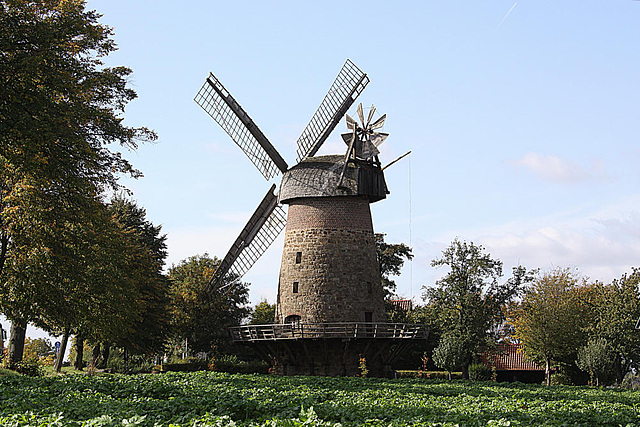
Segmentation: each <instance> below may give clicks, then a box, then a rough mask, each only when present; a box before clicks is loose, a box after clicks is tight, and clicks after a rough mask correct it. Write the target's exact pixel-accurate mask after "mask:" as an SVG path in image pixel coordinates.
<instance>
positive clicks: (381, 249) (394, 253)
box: [375, 233, 413, 298]
mask: <svg viewBox="0 0 640 427" xmlns="http://www.w3.org/2000/svg"><path fill="white" fill-rule="evenodd" d="M375 239H376V253H377V255H378V263H379V264H380V278H381V280H382V289H384V290H385V294H386V297H387V298H390V297H391V296H393V295H394V294H395V292H396V282H395V281H393V280H391V279H390V278H389V276H392V275H393V276H398V275H400V271H401V270H402V266H403V265H404V263H405V261H410V260H412V259H413V253H412V252H411V248H410V247H409V246H407V245H405V244H404V243H395V244H394V243H386V242H385V241H384V234H381V233H376V235H375Z"/></svg>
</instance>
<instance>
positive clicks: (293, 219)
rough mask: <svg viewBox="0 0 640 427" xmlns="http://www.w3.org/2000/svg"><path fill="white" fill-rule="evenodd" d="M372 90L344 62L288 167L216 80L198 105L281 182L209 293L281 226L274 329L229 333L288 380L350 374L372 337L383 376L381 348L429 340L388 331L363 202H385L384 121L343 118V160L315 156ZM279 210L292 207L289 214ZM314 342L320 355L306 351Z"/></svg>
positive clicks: (404, 329)
mask: <svg viewBox="0 0 640 427" xmlns="http://www.w3.org/2000/svg"><path fill="white" fill-rule="evenodd" d="M368 83H369V78H368V77H367V75H366V74H365V73H363V72H362V71H361V70H360V69H359V68H358V67H356V66H355V64H353V63H352V62H351V61H350V60H347V61H346V63H345V64H344V66H343V67H342V69H341V70H340V72H339V74H338V76H337V77H336V79H335V81H334V82H333V84H332V86H331V88H330V89H329V92H328V93H327V95H326V96H325V97H324V99H323V101H322V103H321V104H320V107H319V108H318V110H317V111H316V112H315V114H314V115H313V117H312V118H311V121H310V122H309V124H308V125H307V127H306V128H305V129H304V130H303V132H302V134H301V136H300V138H299V139H298V143H297V144H298V149H297V155H298V158H297V163H296V165H295V166H293V167H291V168H289V166H288V165H287V163H286V162H285V161H284V159H283V158H282V157H281V156H280V154H279V153H278V152H277V151H276V149H275V148H274V147H273V145H271V143H270V142H269V140H268V139H267V138H266V137H265V136H264V134H263V133H262V132H261V131H260V130H259V129H258V127H257V126H256V125H255V124H254V123H253V121H252V120H251V119H250V118H249V116H248V115H247V113H246V112H245V111H244V110H243V109H242V107H240V105H239V104H238V103H237V102H236V101H235V99H234V98H233V97H232V96H231V94H230V93H229V92H228V91H227V90H226V89H225V88H224V86H222V84H221V83H220V82H219V81H218V80H217V79H216V77H215V76H214V75H213V74H210V75H209V77H208V78H207V80H206V81H205V83H204V85H203V86H202V88H201V89H200V91H199V92H198V94H197V95H196V97H195V101H196V102H197V103H198V104H199V105H200V106H201V107H202V108H203V109H204V110H205V111H206V112H207V113H208V114H209V115H210V116H211V117H212V118H213V119H214V120H215V121H216V122H218V124H219V125H220V126H221V127H222V128H223V129H224V130H225V131H226V132H227V134H228V135H229V136H230V137H231V138H232V139H233V141H234V142H235V143H236V144H237V145H238V146H239V147H240V148H241V149H242V150H243V151H244V152H245V154H246V155H247V156H248V157H249V159H250V160H251V161H252V163H253V164H254V165H255V166H256V167H257V168H258V170H260V172H261V173H262V174H263V176H264V177H265V178H266V179H267V180H269V179H271V178H272V177H274V176H275V175H277V174H279V173H282V174H283V177H282V182H281V185H280V191H279V193H278V194H276V193H275V189H276V186H275V184H274V185H272V186H271V188H270V189H269V190H268V191H267V194H266V195H265V197H264V198H263V200H262V201H261V202H260V204H259V205H258V208H257V209H256V211H255V212H254V213H253V215H252V216H251V218H250V219H249V221H248V223H247V225H246V226H245V227H244V229H243V230H242V231H241V233H240V235H239V236H238V238H237V239H236V241H235V242H234V243H233V245H232V247H231V249H230V250H229V252H228V253H227V255H226V256H225V257H224V259H223V260H222V262H221V264H220V267H219V268H218V270H217V271H216V272H215V274H214V277H213V278H212V279H211V281H210V282H209V286H210V290H211V291H212V292H217V291H220V292H223V291H224V286H222V285H221V284H222V283H229V282H230V280H228V279H229V278H230V277H231V278H236V279H237V278H240V277H242V276H243V275H244V274H245V273H246V272H247V271H248V270H249V269H250V268H251V266H252V265H253V264H254V263H255V261H256V260H257V259H258V258H259V257H260V256H261V255H262V254H263V253H264V252H265V251H266V249H267V248H268V247H269V246H270V245H271V243H272V242H273V241H274V240H275V239H276V237H277V236H278V235H279V233H280V232H281V231H282V230H283V229H284V228H285V225H286V233H285V244H284V250H283V254H282V264H281V270H280V278H279V284H278V301H277V305H276V318H275V319H274V324H271V325H260V326H259V327H255V326H251V327H249V326H247V327H241V328H237V329H235V330H232V337H233V338H234V340H236V341H242V342H247V343H249V344H253V345H254V347H255V348H256V350H257V351H258V352H260V353H261V354H262V355H263V356H264V357H265V358H266V359H268V360H271V361H273V360H276V363H278V364H279V365H280V367H281V368H282V369H283V372H284V373H291V374H316V373H317V374H329V375H332V374H338V375H339V374H350V373H352V372H353V370H354V369H355V368H356V367H357V363H358V360H359V357H360V356H362V355H363V352H364V354H365V356H366V354H367V352H366V351H364V347H362V345H365V347H366V348H369V347H371V344H372V342H371V339H377V340H378V346H374V347H377V348H376V351H377V353H376V354H377V355H378V356H379V357H377V359H379V363H377V365H380V366H379V369H377V370H378V371H380V373H382V369H383V365H388V364H389V363H390V362H391V361H392V360H391V359H392V358H389V357H386V358H385V356H384V355H383V354H382V352H381V351H380V345H381V344H384V345H383V346H382V347H383V348H385V347H386V348H387V349H388V350H392V354H395V355H396V356H397V354H398V351H399V348H401V347H403V346H402V345H397V344H400V343H401V342H403V341H402V340H404V341H405V342H406V340H407V338H410V339H413V338H416V337H418V338H423V337H426V333H427V331H426V329H425V328H422V329H420V328H418V329H416V327H415V326H413V325H411V326H409V325H389V324H386V323H384V322H385V316H384V301H383V290H382V288H381V281H380V271H379V264H378V260H377V256H376V247H375V240H374V232H373V224H372V220H371V212H370V209H369V204H370V203H373V202H376V201H379V200H382V199H384V198H385V197H386V195H387V194H388V191H387V186H386V183H385V180H384V174H383V172H382V168H381V165H380V162H379V160H378V153H379V152H378V149H377V146H379V145H380V144H381V143H382V142H383V141H384V139H385V138H386V137H387V136H388V135H387V134H384V133H379V132H377V130H378V129H380V128H381V127H382V126H383V124H384V120H385V116H382V117H380V118H379V119H377V120H375V121H373V117H374V114H375V108H374V107H372V108H371V110H370V111H369V114H368V117H367V119H366V120H365V117H364V113H363V110H362V105H361V104H360V105H359V106H358V109H357V112H358V117H359V119H360V123H358V122H356V121H355V120H353V119H352V118H351V117H350V116H348V115H347V116H346V118H347V127H348V129H349V132H348V133H345V134H343V135H342V137H343V140H344V141H345V143H346V144H347V151H346V154H344V155H333V156H317V157H314V155H315V154H316V153H317V151H318V150H319V148H320V147H321V146H322V144H323V143H324V141H325V140H326V139H327V138H328V137H329V135H330V134H331V132H332V131H333V130H334V129H335V127H336V125H337V124H338V123H339V121H340V120H341V118H342V117H343V116H344V115H345V114H346V113H347V111H348V109H349V107H351V105H352V104H353V103H354V101H355V99H356V98H357V97H358V96H359V95H360V93H361V92H362V91H363V90H364V88H365V86H366V85H367V84H368ZM281 204H286V205H289V209H288V215H285V212H284V209H283V207H282V206H281ZM225 278H226V279H227V280H223V279H225ZM232 283H233V282H232V281H231V284H227V285H226V286H233V284H232ZM345 339H347V342H350V341H352V340H353V341H354V342H355V344H357V345H352V346H349V347H350V348H351V350H349V351H347V349H343V348H342V347H343V346H344V345H343V344H339V345H338V344H337V343H339V342H345V341H344V340H345ZM318 340H321V341H322V342H323V346H322V349H320V348H312V347H315V346H316V345H317V344H318V343H317V341H318ZM327 340H328V341H327ZM399 340H400V341H399ZM328 343H331V344H328ZM360 347H362V348H360ZM354 352H355V353H354ZM318 354H322V357H320V359H322V360H320V359H318V356H317V355H318ZM338 354H340V355H341V356H340V357H339V359H341V360H342V361H341V362H339V363H337V364H336V362H335V361H336V357H337V355H338ZM313 355H316V356H313ZM347 359H348V360H347ZM374 359H376V358H374ZM371 363H373V364H376V363H375V360H373V361H372V362H371ZM370 370H371V369H370ZM375 371H376V369H374V373H375Z"/></svg>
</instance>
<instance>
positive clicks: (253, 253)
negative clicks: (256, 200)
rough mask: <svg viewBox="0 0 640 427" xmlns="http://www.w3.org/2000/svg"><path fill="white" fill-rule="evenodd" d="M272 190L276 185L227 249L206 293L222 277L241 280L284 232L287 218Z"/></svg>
mask: <svg viewBox="0 0 640 427" xmlns="http://www.w3.org/2000/svg"><path fill="white" fill-rule="evenodd" d="M275 189H276V185H275V184H273V185H272V186H271V188H270V189H269V191H267V194H266V195H265V197H264V198H263V199H262V201H261V202H260V204H259V205H258V208H257V209H256V210H255V212H254V213H253V215H251V218H249V221H248V222H247V224H246V225H245V227H244V229H243V230H242V231H241V232H240V235H239V236H238V238H237V239H236V240H235V242H233V245H231V249H229V251H228V252H227V255H226V256H225V257H224V259H223V260H222V262H221V263H220V266H219V267H218V269H217V270H216V272H215V273H214V275H213V277H212V278H211V280H210V281H209V285H208V286H209V291H210V292H212V291H214V290H215V289H216V288H217V287H218V286H219V285H220V283H221V281H222V280H223V279H224V278H226V277H229V278H234V279H240V278H241V277H242V276H244V274H245V273H246V272H247V271H249V269H250V268H251V267H252V266H253V264H254V263H255V262H256V261H257V260H258V259H259V258H260V257H261V256H262V254H264V253H265V251H266V250H267V249H268V248H269V246H271V244H272V243H273V241H274V240H275V239H276V238H277V237H278V235H279V234H280V233H281V232H282V230H283V229H284V227H285V225H286V223H287V215H286V212H285V210H284V209H283V208H282V206H280V205H279V204H278V197H277V196H276V195H275V193H274V190H275Z"/></svg>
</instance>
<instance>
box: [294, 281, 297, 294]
mask: <svg viewBox="0 0 640 427" xmlns="http://www.w3.org/2000/svg"><path fill="white" fill-rule="evenodd" d="M293 293H294V294H297V293H298V282H293Z"/></svg>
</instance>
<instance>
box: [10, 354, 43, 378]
mask: <svg viewBox="0 0 640 427" xmlns="http://www.w3.org/2000/svg"><path fill="white" fill-rule="evenodd" d="M14 370H15V371H16V372H18V373H20V374H22V375H27V376H29V377H41V376H43V375H44V368H43V367H42V365H41V364H40V359H39V358H38V357H37V356H35V357H27V358H24V359H22V360H21V361H20V362H18V363H16V364H15V367H14Z"/></svg>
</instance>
